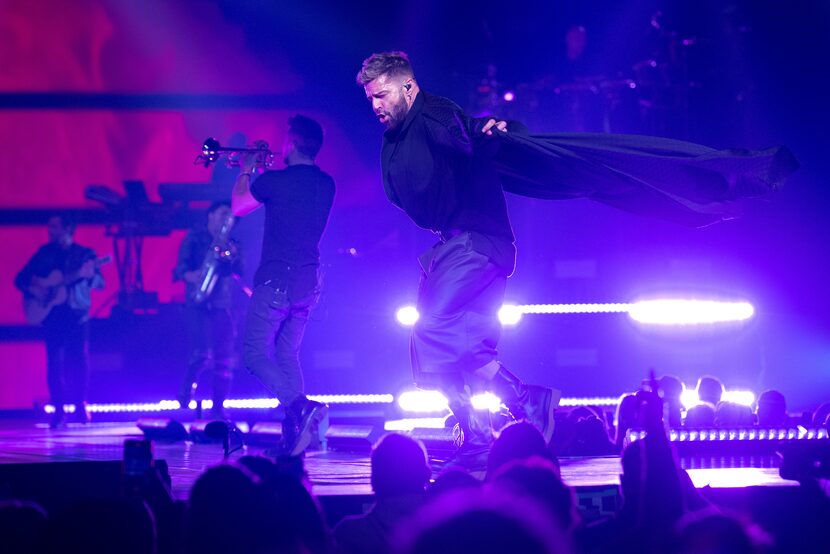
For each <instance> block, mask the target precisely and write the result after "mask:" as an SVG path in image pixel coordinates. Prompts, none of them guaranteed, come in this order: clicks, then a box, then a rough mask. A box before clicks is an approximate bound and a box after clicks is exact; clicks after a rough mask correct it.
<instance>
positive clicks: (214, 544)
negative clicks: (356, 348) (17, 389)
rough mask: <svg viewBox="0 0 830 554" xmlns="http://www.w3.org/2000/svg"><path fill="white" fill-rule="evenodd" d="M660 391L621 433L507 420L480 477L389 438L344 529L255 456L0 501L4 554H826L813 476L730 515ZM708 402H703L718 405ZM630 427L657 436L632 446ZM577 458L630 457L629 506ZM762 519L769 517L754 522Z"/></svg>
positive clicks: (282, 469)
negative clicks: (597, 505) (63, 498)
mask: <svg viewBox="0 0 830 554" xmlns="http://www.w3.org/2000/svg"><path fill="white" fill-rule="evenodd" d="M659 383H660V385H661V386H663V387H665V389H664V390H663V393H662V395H661V394H658V393H655V392H653V391H649V390H641V391H638V392H637V393H634V394H631V395H625V396H623V397H622V398H621V401H620V403H619V406H618V407H617V413H616V421H617V428H616V429H610V430H609V426H610V425H609V422H610V423H611V424H613V421H614V417H613V416H610V417H609V416H608V415H607V414H605V413H604V412H603V411H602V410H600V409H598V408H592V407H578V408H574V409H573V410H571V411H570V412H569V413H562V414H560V416H561V417H560V418H559V427H558V428H557V433H556V436H555V439H556V440H554V441H553V443H552V444H550V445H549V444H546V443H545V441H544V438H543V437H542V435H541V433H540V432H539V431H538V430H537V429H536V428H535V427H533V426H532V425H531V424H530V423H527V422H513V423H510V424H508V425H507V426H506V427H504V428H503V429H501V431H500V433H499V435H498V438H497V439H496V441H495V443H494V445H493V447H492V449H491V450H490V453H489V459H488V463H487V471H486V475H485V476H484V478H483V479H479V478H476V477H474V476H473V475H471V474H470V473H468V472H467V471H466V470H465V469H464V468H463V467H461V466H447V467H443V468H437V467H436V465H435V464H434V463H431V461H430V459H429V457H428V455H427V451H426V449H425V448H424V446H423V445H422V444H421V443H420V442H418V441H417V440H415V439H413V438H411V437H409V436H407V435H405V434H395V433H392V434H388V435H386V436H384V437H383V438H382V439H381V440H380V441H379V442H378V443H377V444H376V445H375V446H374V448H373V451H372V454H371V458H370V466H371V487H372V490H373V492H374V503H373V504H372V505H371V506H369V507H368V509H366V510H365V511H364V512H363V513H359V514H353V515H349V516H346V517H341V516H342V514H338V515H337V517H336V519H334V518H333V516H332V514H326V513H325V511H324V510H323V509H322V508H321V504H319V503H318V501H317V499H316V498H315V497H314V495H313V494H312V492H311V491H312V487H311V484H310V482H309V479H308V475H307V474H306V472H305V469H304V466H303V460H302V459H300V458H279V459H277V460H276V461H274V460H272V459H269V458H265V457H261V456H251V455H246V456H243V457H242V458H239V459H236V460H235V461H233V462H230V463H224V464H221V465H218V466H216V467H212V468H210V469H208V470H207V471H205V472H204V473H203V474H202V475H201V476H200V477H199V478H198V480H197V481H196V482H195V484H194V486H193V487H192V489H191V491H190V494H189V498H188V499H187V500H186V501H176V500H174V499H173V498H172V496H171V495H170V494H169V490H170V482H169V476H168V475H166V474H165V472H164V471H163V468H164V466H163V465H160V466H158V467H157V468H155V469H154V470H153V471H152V472H151V475H150V476H149V478H148V479H147V482H145V483H144V485H143V486H142V487H140V488H139V489H131V490H132V492H133V494H124V495H122V497H119V498H103V499H85V500H83V501H80V502H76V503H74V504H71V505H70V506H67V507H66V508H65V509H61V510H57V511H55V512H54V513H47V512H46V511H45V510H44V509H42V508H41V507H40V506H38V505H36V504H33V503H30V502H21V501H5V502H2V503H0V536H2V537H3V546H4V548H5V550H4V551H7V552H76V551H77V552H89V553H96V552H102V553H103V552H127V553H148V554H149V553H161V554H164V553H175V554H190V553H193V554H196V553H199V554H210V553H217V554H218V553H223V554H224V553H235V552H240V553H242V552H245V553H254V554H260V553H262V554H265V553H272V552H273V553H297V554H306V553H311V554H317V553H319V554H326V553H331V554H356V553H378V554H380V553H397V554H422V553H423V554H427V553H430V554H431V553H435V552H449V553H459V554H461V553H468V552H469V553H475V554H482V553H489V552H493V553H494V554H495V553H499V554H500V553H502V552H527V553H537V552H538V553H540V554H547V553H573V554H593V553H623V552H645V553H650V552H668V553H677V554H687V553H689V554H691V553H716V552H730V553H741V554H742V553H747V554H751V553H778V552H794V551H798V552H821V551H826V550H825V549H826V548H827V544H826V541H825V542H822V541H821V539H820V537H816V535H814V534H811V533H810V532H809V528H810V527H815V526H820V525H821V522H822V521H826V519H827V517H828V516H830V501H828V497H827V494H826V492H825V491H824V490H822V489H821V488H820V487H818V486H816V485H817V484H819V481H818V480H813V481H809V480H805V481H804V482H802V483H801V486H800V488H799V489H798V493H799V494H796V495H793V494H792V491H790V493H788V494H790V496H787V497H786V498H787V499H788V500H787V501H786V502H788V503H789V504H787V503H785V502H784V501H783V500H782V498H783V497H776V499H773V501H771V502H768V505H769V507H770V510H772V511H771V512H770V514H772V513H773V512H775V510H776V509H778V512H776V514H777V515H768V516H765V515H764V512H763V511H761V512H759V513H757V514H756V513H752V514H750V513H749V512H748V511H742V512H741V513H740V514H738V513H737V512H736V513H733V512H731V511H729V510H727V509H723V508H720V507H718V506H717V505H716V504H714V503H712V502H710V500H709V499H708V498H707V496H706V495H704V494H702V493H701V491H700V490H698V489H696V488H695V486H694V484H693V482H692V480H691V478H690V477H689V474H688V473H687V472H686V471H684V470H683V469H682V468H681V466H680V465H679V464H678V462H677V458H676V455H675V453H674V452H673V450H672V445H671V443H670V442H669V440H668V437H667V434H666V432H665V426H666V425H665V423H666V419H667V418H668V420H671V419H672V418H674V417H678V418H679V419H678V420H677V421H679V422H680V425H689V424H690V422H689V418H690V417H697V416H696V415H695V414H696V413H698V412H696V411H695V410H694V409H689V410H685V411H684V410H683V409H682V406H681V407H680V408H679V409H680V411H681V412H685V413H680V414H675V415H672V413H671V411H672V410H673V409H675V408H677V406H675V405H674V402H675V400H677V399H679V394H678V393H679V392H682V390H683V387H682V385H680V386H678V384H677V382H676V381H675V379H674V378H664V379H661V380H660V381H659ZM701 383H704V387H703V388H704V389H705V392H704V393H703V394H702V395H701V396H702V397H703V396H706V398H708V399H709V400H712V401H716V403H715V404H714V405H715V406H717V408H716V409H714V410H713V412H712V417H711V418H710V419H709V420H708V421H709V422H710V423H714V424H718V422H724V423H725V422H728V423H725V424H728V425H730V426H734V425H743V424H748V425H759V424H763V422H776V423H777V424H781V422H782V421H785V420H782V418H789V417H790V416H789V415H787V413H786V409H785V406H786V404H785V401H784V398H783V396H782V395H781V394H780V393H778V392H775V391H768V392H767V393H764V394H762V395H761V396H760V397H759V399H758V406H757V408H756V410H755V411H754V412H753V411H752V410H749V411H748V412H747V411H746V410H743V409H741V410H737V409H735V408H733V407H732V406H729V407H723V401H722V399H721V398H718V396H719V395H720V396H722V393H723V387H722V385H720V383H719V382H716V381H713V380H710V379H708V378H707V379H705V380H704V379H701ZM709 394H711V396H707V395H709ZM704 402H706V404H700V406H703V405H706V406H711V403H710V402H709V401H708V400H706V401H704ZM828 413H830V405H823V406H821V407H819V408H818V409H817V410H815V411H814V412H811V413H810V414H809V415H810V417H812V418H817V419H821V420H822V421H824V422H826V419H827V414H828ZM802 417H807V416H806V415H803V416H802ZM692 424H697V423H695V422H694V421H693V422H692ZM627 428H638V429H648V430H649V432H648V435H647V436H646V437H645V438H642V439H639V440H636V441H628V440H625V438H624V436H625V433H624V429H627ZM620 448H621V450H620ZM568 449H570V450H568ZM580 450H581V451H583V452H588V453H589V454H587V455H589V456H602V455H608V454H620V457H619V467H620V475H619V478H620V489H619V492H620V494H619V497H618V501H617V502H616V504H615V506H614V508H613V509H611V510H606V511H604V512H603V513H602V514H600V516H601V517H598V516H597V513H596V511H595V510H594V511H592V510H590V509H585V508H586V506H581V502H580V501H578V498H577V495H576V492H575V490H574V488H573V487H572V486H570V485H569V484H568V480H567V478H566V477H563V475H562V468H561V467H560V462H559V460H561V457H562V456H571V455H575V454H574V452H576V451H580ZM433 462H434V460H433ZM563 467H564V466H563ZM136 491H139V492H140V494H135V492H136ZM758 505H761V503H760V502H758ZM756 508H757V506H756ZM782 514H784V515H785V516H787V519H782ZM755 516H757V519H759V520H760V521H753V517H755Z"/></svg>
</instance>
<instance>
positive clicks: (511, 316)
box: [499, 304, 522, 325]
mask: <svg viewBox="0 0 830 554" xmlns="http://www.w3.org/2000/svg"><path fill="white" fill-rule="evenodd" d="M521 319H522V309H521V308H520V307H519V306H513V305H512V304H505V305H504V306H502V307H501V309H500V310H499V321H501V324H502V325H516V324H517V323H519V321H521Z"/></svg>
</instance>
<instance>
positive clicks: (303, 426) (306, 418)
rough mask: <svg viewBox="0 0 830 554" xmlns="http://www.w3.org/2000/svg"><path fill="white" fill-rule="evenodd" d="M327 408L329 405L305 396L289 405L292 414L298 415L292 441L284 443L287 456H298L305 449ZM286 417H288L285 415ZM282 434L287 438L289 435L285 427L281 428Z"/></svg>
mask: <svg viewBox="0 0 830 554" xmlns="http://www.w3.org/2000/svg"><path fill="white" fill-rule="evenodd" d="M328 409H329V407H328V406H326V405H325V404H323V403H321V402H315V401H314V400H309V399H308V398H306V397H305V396H301V397H300V398H298V399H297V400H296V401H295V402H294V403H293V404H292V406H290V407H289V410H291V411H293V412H294V416H295V417H296V416H299V417H296V420H297V427H296V429H295V430H296V433H297V434H296V437H295V438H294V440H293V441H291V442H288V441H286V443H285V444H286V453H287V455H288V456H299V455H300V454H301V453H303V452H304V451H305V449H306V448H308V446H309V445H310V444H311V441H312V439H313V438H314V433H315V431H316V429H317V428H318V426H319V425H320V422H321V421H323V419H324V418H325V417H326V414H327V413H328ZM286 419H288V417H287V416H286ZM283 425H284V424H283ZM283 436H285V437H286V439H288V438H289V436H288V435H287V434H286V433H285V429H284V430H283Z"/></svg>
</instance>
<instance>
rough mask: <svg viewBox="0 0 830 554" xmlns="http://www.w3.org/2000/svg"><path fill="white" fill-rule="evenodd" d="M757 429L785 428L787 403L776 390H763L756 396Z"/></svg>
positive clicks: (787, 419)
mask: <svg viewBox="0 0 830 554" xmlns="http://www.w3.org/2000/svg"><path fill="white" fill-rule="evenodd" d="M756 416H757V417H758V426H759V427H786V426H787V424H788V423H789V418H788V416H787V401H786V399H785V398H784V395H783V394H781V393H780V392H779V391H777V390H771V389H770V390H765V391H764V392H762V393H761V394H760V396H758V409H757V411H756Z"/></svg>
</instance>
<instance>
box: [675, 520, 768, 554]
mask: <svg viewBox="0 0 830 554" xmlns="http://www.w3.org/2000/svg"><path fill="white" fill-rule="evenodd" d="M756 536H757V534H756ZM759 538H760V537H759ZM761 540H762V541H763V539H761ZM760 546H761V544H756V542H755V540H753V536H752V535H751V533H750V531H749V530H748V529H747V528H746V527H745V526H744V525H742V524H741V523H740V522H738V520H736V519H734V518H732V517H729V516H727V515H724V514H721V513H718V512H713V511H707V512H701V513H697V514H693V515H690V516H687V518H684V519H683V520H682V521H681V522H680V524H679V525H678V532H677V544H676V547H675V550H674V551H675V553H676V554H760V552H762V550H761V548H760Z"/></svg>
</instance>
